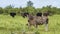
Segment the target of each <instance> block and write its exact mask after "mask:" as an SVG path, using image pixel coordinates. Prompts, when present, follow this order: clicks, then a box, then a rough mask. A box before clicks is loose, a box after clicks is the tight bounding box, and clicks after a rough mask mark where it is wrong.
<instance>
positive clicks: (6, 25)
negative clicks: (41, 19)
mask: <svg viewBox="0 0 60 34" xmlns="http://www.w3.org/2000/svg"><path fill="white" fill-rule="evenodd" d="M27 23H28V22H27V18H23V17H21V16H15V17H14V18H12V17H11V16H9V15H0V34H11V31H13V32H16V31H19V32H22V31H23V30H25V31H26V32H28V27H27V26H26V24H27ZM34 31H35V28H34V27H33V28H31V32H34ZM37 31H38V32H39V33H40V34H60V15H53V16H49V31H47V32H46V31H45V30H44V25H40V26H39V27H38V29H37ZM19 34H20V33H19Z"/></svg>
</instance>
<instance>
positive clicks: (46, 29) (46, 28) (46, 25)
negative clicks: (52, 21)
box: [45, 19, 48, 31]
mask: <svg viewBox="0 0 60 34" xmlns="http://www.w3.org/2000/svg"><path fill="white" fill-rule="evenodd" d="M45 31H48V19H47V20H46V23H45Z"/></svg>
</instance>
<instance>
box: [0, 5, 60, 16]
mask: <svg viewBox="0 0 60 34" xmlns="http://www.w3.org/2000/svg"><path fill="white" fill-rule="evenodd" d="M46 11H49V12H50V13H51V14H60V8H57V7H52V6H51V5H48V6H43V7H42V8H35V7H33V6H27V7H23V8H22V7H20V8H14V7H13V6H11V5H9V6H6V7H5V8H2V7H0V14H6V15H7V14H9V13H10V12H15V13H17V15H20V13H21V12H28V13H30V14H33V15H35V14H36V13H37V12H46Z"/></svg>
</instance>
